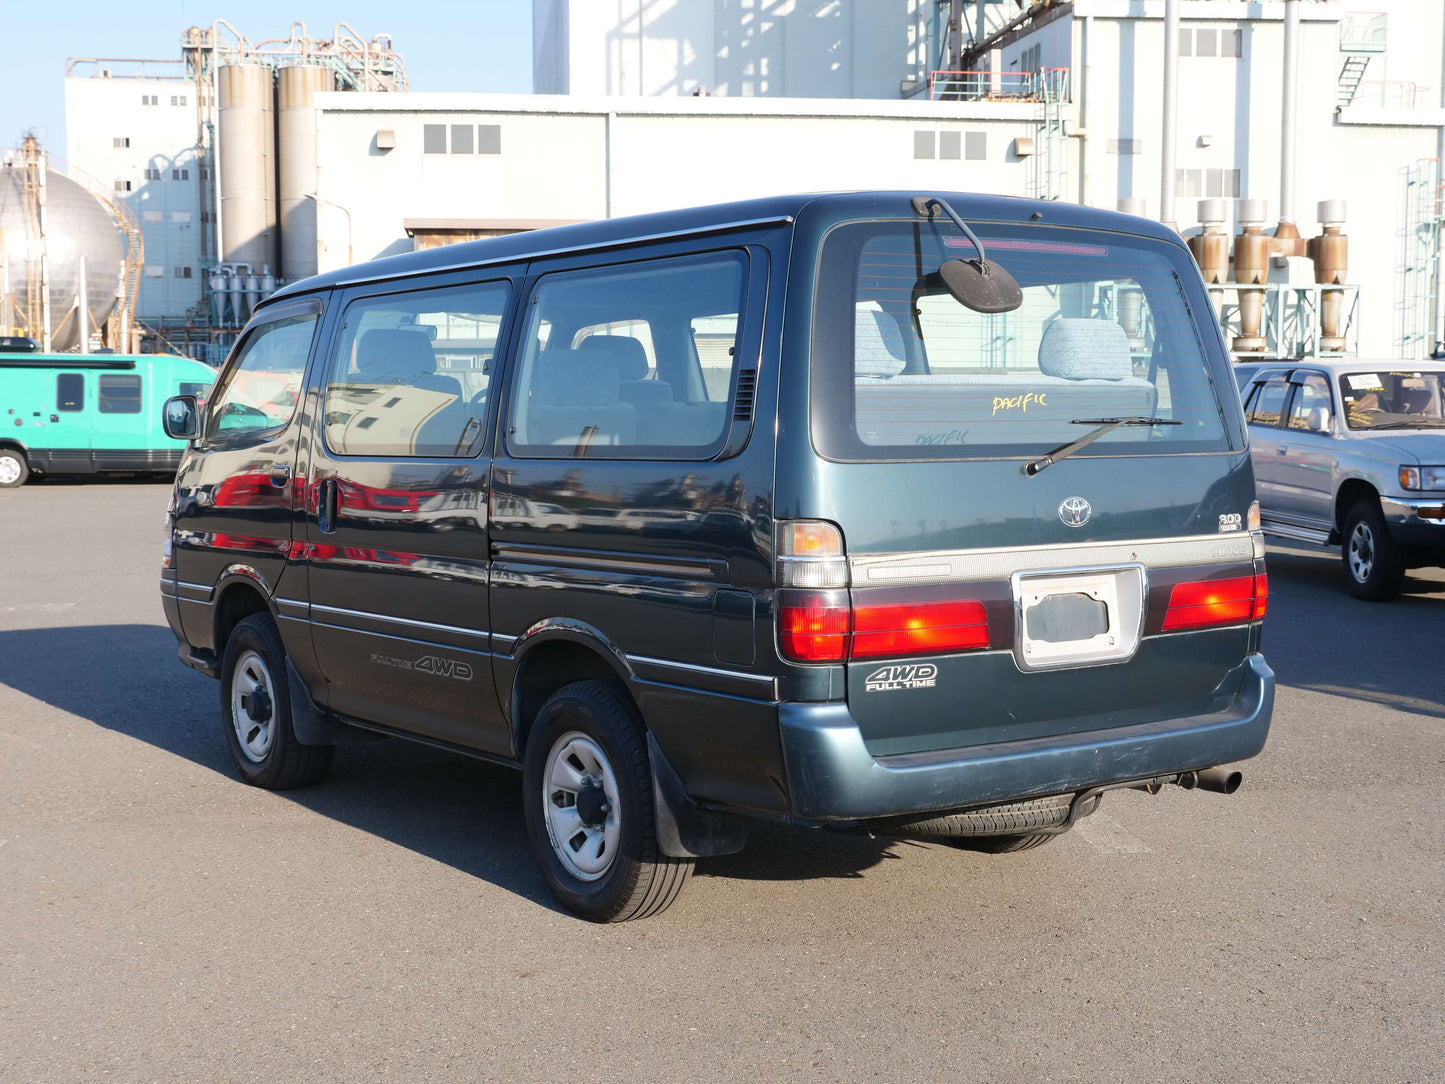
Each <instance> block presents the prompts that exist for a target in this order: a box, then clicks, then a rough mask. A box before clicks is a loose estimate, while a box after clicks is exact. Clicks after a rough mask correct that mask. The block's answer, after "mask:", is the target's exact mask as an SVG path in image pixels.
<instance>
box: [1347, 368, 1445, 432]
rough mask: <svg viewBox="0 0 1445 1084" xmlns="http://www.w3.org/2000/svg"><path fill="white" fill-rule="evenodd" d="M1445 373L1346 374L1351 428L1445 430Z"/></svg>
mask: <svg viewBox="0 0 1445 1084" xmlns="http://www.w3.org/2000/svg"><path fill="white" fill-rule="evenodd" d="M1442 391H1445V372H1441V373H1429V372H1425V373H1420V372H1399V373H1395V372H1384V371H1377V372H1373V373H1345V374H1344V375H1343V376H1341V377H1340V398H1341V400H1342V401H1343V402H1344V404H1345V424H1346V425H1348V426H1349V427H1350V428H1351V429H1440V428H1445V416H1442V410H1441V402H1442V399H1445V395H1442Z"/></svg>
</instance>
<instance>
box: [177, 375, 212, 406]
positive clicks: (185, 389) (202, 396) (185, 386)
mask: <svg viewBox="0 0 1445 1084" xmlns="http://www.w3.org/2000/svg"><path fill="white" fill-rule="evenodd" d="M210 390H211V385H209V384H197V383H192V382H191V381H187V380H182V381H181V390H180V391H178V392H176V394H177V395H194V396H195V397H196V402H198V403H203V402H205V401H206V392H208V391H210Z"/></svg>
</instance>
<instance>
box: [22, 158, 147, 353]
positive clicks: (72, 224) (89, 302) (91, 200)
mask: <svg viewBox="0 0 1445 1084" xmlns="http://www.w3.org/2000/svg"><path fill="white" fill-rule="evenodd" d="M45 182H46V183H45V248H46V252H47V253H48V254H49V257H50V261H49V262H50V334H51V342H50V348H51V349H52V350H55V351H63V350H72V349H74V348H75V347H76V346H78V345H79V344H80V334H79V329H80V323H81V322H80V321H79V320H77V319H76V315H77V314H76V313H75V312H73V311H71V310H72V309H73V308H74V307H75V304H76V300H77V296H78V295H79V293H80V261H81V258H82V257H84V259H85V292H86V307H87V308H89V309H90V324H89V328H88V330H89V329H94V328H96V327H98V326H103V325H104V324H105V321H106V318H107V317H109V316H110V313H111V310H112V309H113V308H115V304H116V300H117V298H118V297H119V295H120V279H121V270H122V265H123V262H124V260H125V238H124V237H123V236H122V234H121V232H120V228H119V227H118V226H116V224H115V221H114V220H113V219H112V218H111V217H110V212H109V211H107V210H106V209H105V207H104V206H103V205H102V204H101V202H100V200H98V199H96V198H95V197H94V196H92V195H91V194H90V193H89V192H87V191H86V190H85V189H84V188H82V187H81V186H80V185H78V184H76V183H75V182H74V181H72V180H71V179H70V178H69V177H66V176H64V175H63V174H60V173H56V172H54V171H53V170H50V171H47V172H46V177H45ZM35 229H36V223H35V222H34V219H33V218H32V217H31V216H29V215H27V214H26V210H25V167H24V165H23V164H21V163H15V164H14V165H6V166H5V167H4V168H3V169H0V260H3V261H4V265H5V268H6V271H7V272H8V275H7V276H6V278H7V279H8V289H9V296H10V305H11V307H10V308H9V309H8V311H6V312H5V314H4V318H3V321H0V323H3V327H4V330H5V331H7V332H8V331H9V329H11V328H14V327H17V326H22V325H23V321H22V319H21V318H20V316H19V314H18V313H16V311H15V309H16V308H17V307H18V308H19V310H20V312H21V313H23V312H25V311H26V309H27V306H28V304H29V299H30V291H29V284H28V280H27V277H26V266H25V264H26V261H25V257H26V252H27V251H28V249H29V248H30V240H31V235H32V232H33V231H34V230H35ZM36 277H37V281H38V271H37V272H36ZM27 330H28V332H29V334H30V335H31V336H32V337H34V338H36V339H39V338H41V330H40V328H38V327H36V328H29V329H27Z"/></svg>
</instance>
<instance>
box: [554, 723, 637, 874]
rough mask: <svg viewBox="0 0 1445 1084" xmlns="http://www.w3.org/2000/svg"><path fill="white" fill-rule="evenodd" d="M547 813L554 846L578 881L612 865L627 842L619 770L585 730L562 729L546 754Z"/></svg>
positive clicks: (563, 864)
mask: <svg viewBox="0 0 1445 1084" xmlns="http://www.w3.org/2000/svg"><path fill="white" fill-rule="evenodd" d="M542 778H543V779H545V780H546V785H545V786H544V788H543V793H542V815H543V818H544V820H545V821H546V825H547V837H548V839H549V840H550V841H551V843H552V851H553V852H554V853H555V854H556V855H557V859H558V861H560V862H561V863H562V866H563V868H565V869H566V870H567V872H568V873H570V874H571V875H572V876H573V877H576V878H577V879H578V880H579V881H596V880H599V879H601V878H602V877H604V876H606V874H607V871H608V870H609V869H611V868H612V863H613V861H614V860H615V859H616V857H617V855H618V853H619V850H620V847H621V841H622V809H621V804H620V801H619V798H618V788H617V775H616V772H614V771H613V768H612V764H611V762H610V761H609V760H608V759H607V754H606V753H605V752H603V750H602V747H601V746H600V745H598V744H597V743H596V742H595V741H593V740H592V739H591V738H589V737H588V736H587V735H585V734H583V733H581V732H580V731H576V730H572V731H568V732H567V733H565V734H563V735H562V736H561V737H559V738H558V739H557V740H556V741H555V742H553V743H552V748H551V749H550V750H549V751H548V753H547V762H546V766H545V768H544V769H543V775H542Z"/></svg>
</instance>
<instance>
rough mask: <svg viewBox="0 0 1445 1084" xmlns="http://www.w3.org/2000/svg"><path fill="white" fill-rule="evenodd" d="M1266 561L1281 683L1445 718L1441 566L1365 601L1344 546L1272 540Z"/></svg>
mask: <svg viewBox="0 0 1445 1084" xmlns="http://www.w3.org/2000/svg"><path fill="white" fill-rule="evenodd" d="M1266 566H1267V568H1268V570H1269V588H1270V599H1269V606H1270V611H1269V616H1268V617H1266V618H1265V623H1264V656H1265V658H1266V659H1268V660H1269V664H1270V666H1271V667H1273V668H1274V671H1275V674H1276V675H1277V677H1278V679H1279V683H1280V684H1281V685H1284V686H1289V687H1292V688H1298V689H1309V690H1312V691H1315V692H1321V693H1329V694H1331V695H1334V696H1342V697H1347V698H1349V699H1353V700H1362V701H1367V702H1369V703H1372V704H1380V705H1383V706H1385V707H1392V708H1397V709H1399V710H1400V711H1408V712H1415V713H1417V714H1420V715H1429V716H1434V717H1437V718H1445V680H1441V676H1440V664H1439V644H1440V642H1441V635H1442V633H1441V630H1442V629H1445V580H1442V577H1441V575H1440V572H1439V570H1436V569H1416V570H1412V571H1411V572H1410V573H1409V574H1408V575H1407V576H1406V579H1405V586H1404V590H1403V591H1401V593H1400V596H1399V597H1398V598H1396V599H1394V600H1392V601H1390V602H1363V601H1361V600H1360V599H1357V598H1355V597H1354V596H1352V595H1351V594H1350V593H1349V592H1348V591H1346V589H1345V586H1344V582H1343V580H1344V576H1343V573H1342V572H1341V570H1340V556H1339V551H1338V550H1318V551H1315V550H1304V549H1294V548H1276V547H1275V546H1273V545H1271V546H1270V549H1269V553H1268V556H1267V557H1266ZM1286 629H1287V630H1288V631H1287V632H1285V630H1286Z"/></svg>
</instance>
